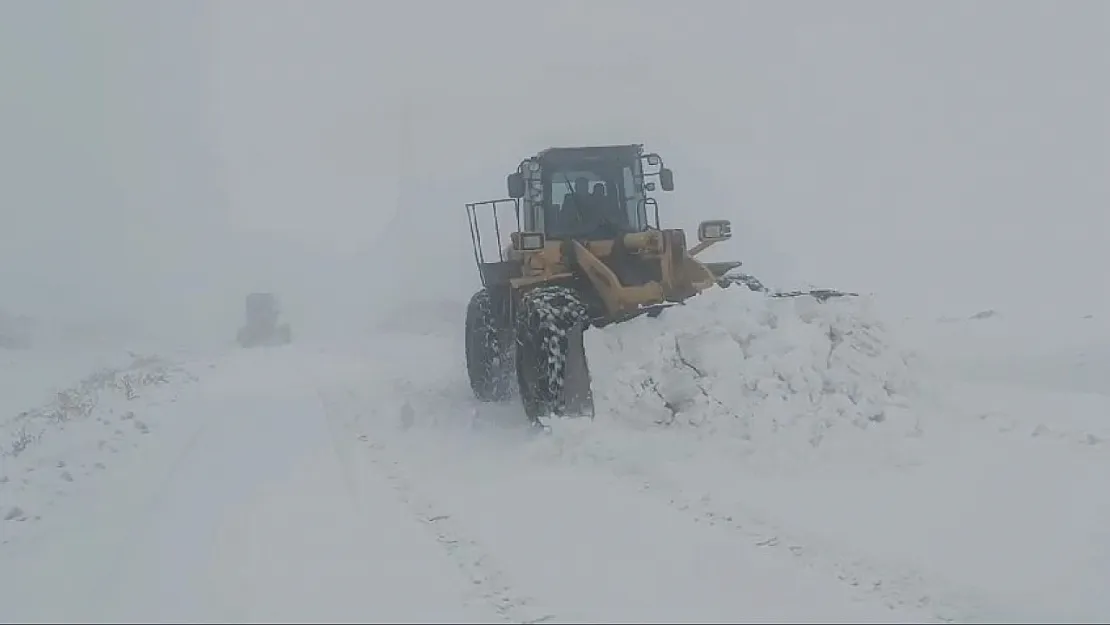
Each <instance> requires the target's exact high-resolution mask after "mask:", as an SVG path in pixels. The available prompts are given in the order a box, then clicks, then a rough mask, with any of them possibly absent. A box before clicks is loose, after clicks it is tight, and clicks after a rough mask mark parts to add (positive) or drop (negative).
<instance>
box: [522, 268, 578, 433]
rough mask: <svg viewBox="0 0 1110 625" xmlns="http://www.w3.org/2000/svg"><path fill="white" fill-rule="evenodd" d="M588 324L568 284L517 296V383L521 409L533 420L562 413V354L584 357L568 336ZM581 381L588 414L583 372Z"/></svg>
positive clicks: (564, 366)
mask: <svg viewBox="0 0 1110 625" xmlns="http://www.w3.org/2000/svg"><path fill="white" fill-rule="evenodd" d="M588 323H589V315H588V314H587V308H586V305H585V304H584V303H583V301H582V298H581V297H579V295H578V293H576V292H575V291H574V290H573V289H569V288H566V287H562V286H541V287H536V288H535V289H532V290H531V291H528V292H527V293H525V294H524V295H523V296H522V297H521V302H520V306H519V308H518V310H517V316H516V335H517V344H516V371H517V386H518V387H519V389H520V397H521V400H522V401H523V403H524V412H525V414H527V415H528V419H529V420H531V421H532V422H533V423H535V422H538V420H539V418H540V417H544V416H548V415H555V416H563V415H564V414H565V413H566V407H567V395H566V391H567V388H566V381H567V362H568V356H569V357H572V358H575V359H577V358H581V360H582V362H583V363H584V362H585V354H584V353H579V352H581V351H582V349H583V347H582V341H581V340H571V335H572V334H574V333H576V332H581V331H583V330H585V328H586V326H587V324H588ZM579 338H580V336H579ZM571 349H574V350H575V353H574V354H571V353H570V350H571ZM586 386H587V388H586V392H585V395H586V398H585V401H586V402H587V404H588V410H589V412H590V413H591V414H592V412H593V408H592V406H593V400H592V398H591V397H589V390H588V386H589V384H588V373H587V383H586Z"/></svg>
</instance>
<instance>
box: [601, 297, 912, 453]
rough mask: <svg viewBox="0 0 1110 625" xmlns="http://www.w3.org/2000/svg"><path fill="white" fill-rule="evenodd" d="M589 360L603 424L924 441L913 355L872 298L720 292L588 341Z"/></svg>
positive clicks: (814, 439)
mask: <svg viewBox="0 0 1110 625" xmlns="http://www.w3.org/2000/svg"><path fill="white" fill-rule="evenodd" d="M586 350H587V357H588V359H589V362H590V373H591V377H592V386H593V392H594V401H595V411H596V414H597V416H596V418H597V419H598V420H601V419H613V420H619V421H623V422H625V423H626V424H632V425H636V426H639V427H641V428H646V427H658V426H668V427H682V428H686V429H697V431H698V432H699V433H706V434H711V435H722V434H723V435H729V436H733V437H738V438H739V439H742V440H747V441H755V440H761V439H768V438H770V437H783V436H786V437H790V438H800V439H802V440H804V441H805V442H807V443H808V444H809V445H811V446H813V447H816V446H818V445H821V444H822V443H823V442H827V439H828V438H830V437H835V436H836V435H837V434H838V433H843V434H848V433H858V432H860V431H866V430H879V429H881V430H884V431H886V432H892V433H896V434H898V435H912V434H914V433H916V432H917V430H918V423H917V418H916V416H915V414H914V411H913V410H911V397H912V396H913V395H914V394H915V391H916V387H915V385H914V383H913V377H912V375H911V373H912V372H911V366H910V364H909V362H910V361H909V358H908V357H909V353H908V352H904V351H902V350H900V349H898V348H897V347H895V346H894V345H893V343H892V341H891V340H890V338H889V337H888V333H887V331H886V329H885V328H884V327H883V324H882V323H881V322H880V321H879V319H878V318H877V315H876V314H875V313H874V311H873V303H872V301H871V300H870V299H869V298H867V297H846V298H834V299H831V300H829V301H827V302H825V303H818V302H817V301H816V300H814V299H813V298H811V297H797V298H770V297H767V296H765V295H762V294H759V293H755V292H752V291H749V290H747V289H742V288H737V287H732V288H728V289H720V288H714V289H711V290H709V291H706V292H705V293H703V294H702V295H700V296H698V297H695V298H693V299H691V300H689V301H688V302H687V303H686V305H684V306H675V307H672V308H670V309H668V310H666V311H665V312H664V313H663V314H662V315H660V316H659V317H658V318H656V319H651V318H648V317H641V318H637V319H635V320H633V321H630V322H627V323H624V324H617V325H614V326H610V327H607V328H604V329H602V330H599V331H590V332H587V338H586ZM799 442H800V441H799Z"/></svg>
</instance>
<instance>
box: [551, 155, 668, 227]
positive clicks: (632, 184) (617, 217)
mask: <svg viewBox="0 0 1110 625" xmlns="http://www.w3.org/2000/svg"><path fill="white" fill-rule="evenodd" d="M640 181H641V179H640V163H639V159H636V160H634V161H633V162H632V163H631V164H628V163H620V162H614V161H604V160H602V161H599V160H591V161H588V162H581V163H560V164H559V166H557V167H551V166H548V167H545V168H544V171H543V196H544V202H543V204H544V210H543V226H544V227H543V230H544V232H545V233H546V234H547V236H548V238H552V239H560V238H568V237H575V238H587V239H588V238H609V237H613V236H615V235H617V234H620V233H625V232H639V231H641V230H644V229H646V228H647V217H646V215H645V207H644V204H643V202H642V200H643V197H644V195H643V190H642V189H640V188H639V184H638V182H640Z"/></svg>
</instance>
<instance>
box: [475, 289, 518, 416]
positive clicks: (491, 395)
mask: <svg viewBox="0 0 1110 625" xmlns="http://www.w3.org/2000/svg"><path fill="white" fill-rule="evenodd" d="M465 331H466V371H467V374H468V375H469V376H470V388H471V389H472V390H473V391H474V397H476V398H478V400H479V401H484V402H497V401H505V400H507V399H509V398H510V397H511V396H512V375H511V371H512V369H511V367H510V363H509V360H510V359H509V358H507V357H506V355H507V354H509V353H511V352H510V351H509V349H508V348H509V346H508V345H502V342H503V341H502V337H501V335H502V333H500V332H498V324H497V317H496V315H495V314H494V308H493V301H492V298H491V297H490V293H489V291H487V290H486V289H482V290H481V291H478V292H477V293H475V294H474V295H473V296H472V297H471V298H470V303H469V304H468V305H467V307H466V330H465Z"/></svg>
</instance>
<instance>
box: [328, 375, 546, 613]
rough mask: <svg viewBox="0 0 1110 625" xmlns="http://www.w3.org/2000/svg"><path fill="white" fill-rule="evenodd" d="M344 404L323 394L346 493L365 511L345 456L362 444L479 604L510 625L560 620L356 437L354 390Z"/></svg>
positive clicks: (370, 443)
mask: <svg viewBox="0 0 1110 625" xmlns="http://www.w3.org/2000/svg"><path fill="white" fill-rule="evenodd" d="M345 395H346V396H345V398H344V399H343V400H339V399H337V398H336V397H335V396H334V395H329V394H328V393H325V392H324V391H322V390H321V391H319V397H320V401H321V403H322V404H323V407H324V415H325V418H326V419H327V420H328V428H329V430H330V431H331V433H332V436H333V444H334V445H335V451H336V454H337V455H338V456H339V461H340V464H341V466H342V467H343V472H344V474H345V478H346V479H347V481H348V490H349V492H350V493H351V496H352V497H354V498H355V499H356V505H359V509H360V510H363V508H362V507H361V497H360V496H359V495H358V493H357V491H356V489H355V483H356V482H355V480H356V478H355V477H354V476H355V475H357V474H356V473H355V471H354V470H353V466H352V465H353V462H352V461H351V460H352V459H351V458H350V457H348V455H347V454H346V453H345V452H344V451H343V447H344V444H343V442H344V440H346V441H348V442H354V441H356V440H357V441H359V442H360V443H362V444H361V445H358V446H357V447H356V449H357V448H361V449H364V450H365V454H366V455H365V457H366V459H367V461H368V462H369V463H370V464H371V466H373V467H374V468H375V469H376V470H377V471H378V473H379V474H380V475H382V476H383V477H384V478H385V480H386V481H387V483H388V484H389V485H390V487H391V488H392V489H393V492H394V494H395V495H396V497H397V499H398V501H400V502H401V503H402V504H403V505H404V506H405V507H406V508H407V509H408V510H409V512H410V513H411V514H412V516H413V517H414V519H415V520H416V521H417V522H419V523H421V524H422V525H424V526H425V527H426V528H427V529H428V531H429V533H431V534H433V535H434V537H435V540H436V542H437V543H438V544H439V546H440V548H441V549H442V550H443V552H444V553H445V554H446V556H447V557H448V558H450V559H451V560H452V561H453V562H454V563H455V565H456V566H457V567H458V568H459V570H460V572H461V573H462V574H463V575H464V576H465V577H466V578H467V579H468V580H469V581H470V584H471V586H472V587H473V589H474V590H475V594H476V595H477V598H478V599H480V600H481V601H483V602H485V603H486V604H488V605H489V606H490V607H491V608H492V609H493V610H494V612H495V613H497V614H498V615H499V616H501V618H503V619H505V620H506V621H508V622H512V623H543V622H546V621H550V620H553V619H555V618H556V616H555V615H554V614H553V613H552V612H550V611H547V610H544V609H543V608H542V607H540V606H539V605H538V602H537V601H536V600H535V599H534V598H532V597H531V596H528V595H526V594H524V593H522V592H521V591H519V590H518V589H517V588H515V587H514V585H513V584H512V582H511V580H510V579H509V576H508V575H507V574H506V573H505V572H504V571H503V570H501V569H500V568H499V567H498V566H497V564H496V562H495V559H494V558H493V557H492V555H491V554H490V552H489V551H488V549H486V548H485V547H484V546H483V545H482V544H481V543H480V542H478V541H477V540H475V539H473V538H471V537H469V536H468V535H467V533H466V532H465V531H464V530H463V529H462V528H461V527H460V526H459V524H458V523H457V522H455V520H454V518H453V516H452V515H451V513H450V511H449V510H447V509H445V508H443V507H442V506H441V505H440V504H438V503H437V502H436V501H435V500H434V499H429V498H426V497H425V496H424V495H423V494H422V493H421V492H420V491H419V489H418V488H417V487H416V485H415V484H414V483H413V481H412V480H411V479H410V478H409V477H408V476H407V475H406V474H405V471H404V469H403V466H402V464H401V463H400V461H398V460H397V459H396V458H394V457H393V456H392V454H391V453H390V451H389V448H388V447H387V446H386V445H385V444H384V443H383V442H381V441H380V440H371V439H370V437H369V436H367V435H366V434H361V433H355V432H353V431H352V429H351V428H350V425H351V424H352V422H351V419H350V417H351V416H353V415H352V413H353V412H354V411H355V406H356V405H357V398H356V397H355V395H354V393H353V392H352V391H350V390H348V391H346V393H345Z"/></svg>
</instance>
